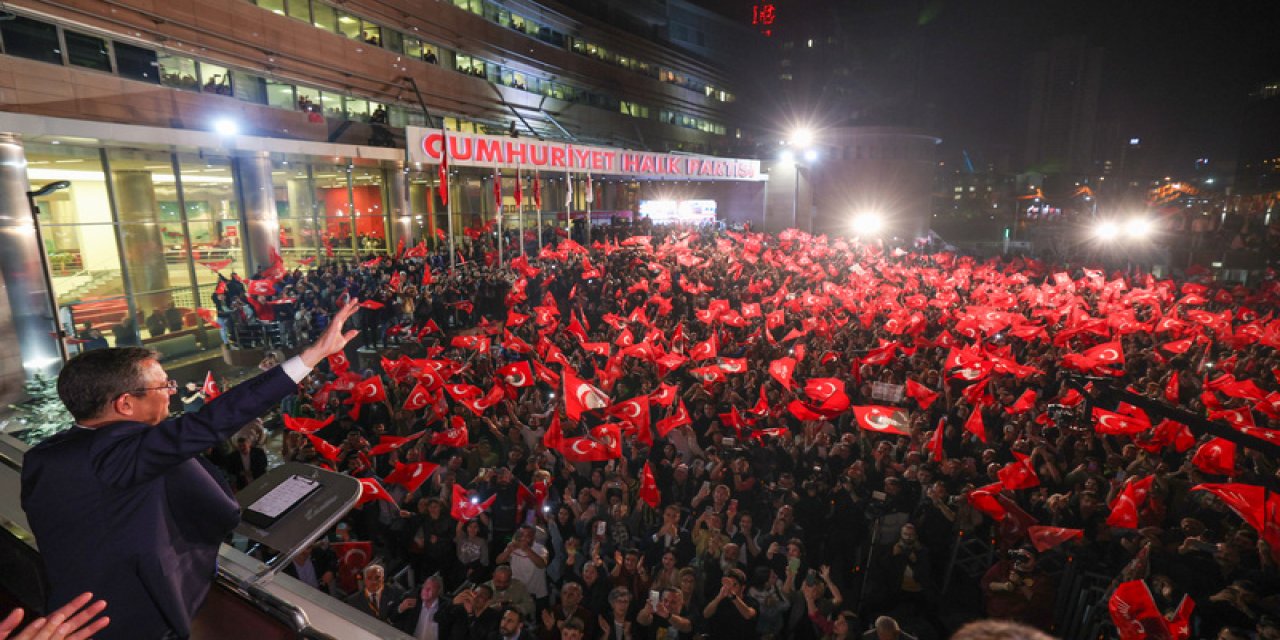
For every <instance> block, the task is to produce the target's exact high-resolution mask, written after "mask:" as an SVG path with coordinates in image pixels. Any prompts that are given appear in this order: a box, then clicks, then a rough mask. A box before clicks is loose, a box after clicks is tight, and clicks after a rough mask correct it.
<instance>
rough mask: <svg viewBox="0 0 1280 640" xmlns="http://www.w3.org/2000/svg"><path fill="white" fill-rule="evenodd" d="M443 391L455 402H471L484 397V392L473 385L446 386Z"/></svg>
mask: <svg viewBox="0 0 1280 640" xmlns="http://www.w3.org/2000/svg"><path fill="white" fill-rule="evenodd" d="M444 390H445V391H447V392H449V395H450V396H451V397H452V398H453V399H454V400H455V401H457V402H462V401H464V400H473V399H475V398H479V397H481V396H483V395H484V390H483V389H481V388H480V387H477V386H475V385H473V384H446V385H445V386H444Z"/></svg>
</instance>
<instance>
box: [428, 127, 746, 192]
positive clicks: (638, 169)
mask: <svg viewBox="0 0 1280 640" xmlns="http://www.w3.org/2000/svg"><path fill="white" fill-rule="evenodd" d="M405 134H406V137H407V138H408V140H409V160H410V161H411V162H421V163H424V164H440V160H441V158H442V157H443V155H444V141H445V134H444V133H443V132H441V131H440V130H439V129H425V128H422V127H406V128H405ZM448 140H449V166H451V167H484V168H489V169H492V168H493V167H500V168H504V169H515V168H516V167H520V168H522V169H540V170H542V171H551V172H555V171H568V172H571V173H592V174H595V175H616V176H636V177H641V178H669V179H672V180H747V181H761V180H767V179H768V177H767V176H765V175H763V174H761V173H760V161H759V160H743V159H737V158H717V157H714V156H699V155H692V154H673V153H652V152H649V151H630V150H627V149H614V148H611V147H595V146H590V145H580V144H573V143H571V142H545V141H540V140H533V139H527V138H510V137H506V136H488V135H480V134H474V133H457V132H453V131H450V132H449V135H448Z"/></svg>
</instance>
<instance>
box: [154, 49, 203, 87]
mask: <svg viewBox="0 0 1280 640" xmlns="http://www.w3.org/2000/svg"><path fill="white" fill-rule="evenodd" d="M156 62H157V63H158V64H159V65H160V84H163V85H164V86H166V87H177V88H179V89H191V90H197V89H199V88H200V81H199V80H197V79H196V76H197V75H198V74H197V71H196V61H195V60H192V59H191V58H184V57H182V56H174V55H169V54H167V53H160V54H158V55H157V56H156Z"/></svg>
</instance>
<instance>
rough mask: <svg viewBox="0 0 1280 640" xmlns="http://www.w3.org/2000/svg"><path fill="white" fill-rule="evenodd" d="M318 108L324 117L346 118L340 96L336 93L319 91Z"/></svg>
mask: <svg viewBox="0 0 1280 640" xmlns="http://www.w3.org/2000/svg"><path fill="white" fill-rule="evenodd" d="M320 109H321V110H322V112H323V113H324V116H325V117H326V118H346V117H347V114H346V112H345V111H343V110H342V96H341V95H339V94H337V93H331V92H329V91H323V92H321V93H320Z"/></svg>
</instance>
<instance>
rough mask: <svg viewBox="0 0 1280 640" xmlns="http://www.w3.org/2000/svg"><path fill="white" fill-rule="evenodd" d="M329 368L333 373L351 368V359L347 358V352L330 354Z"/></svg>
mask: <svg viewBox="0 0 1280 640" xmlns="http://www.w3.org/2000/svg"><path fill="white" fill-rule="evenodd" d="M327 360H328V361H329V370H330V371H332V372H333V373H335V374H337V373H342V372H343V371H348V370H350V369H351V361H349V360H347V354H346V353H344V352H342V351H339V352H337V353H335V354H332V355H330V356H328V358H327Z"/></svg>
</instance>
